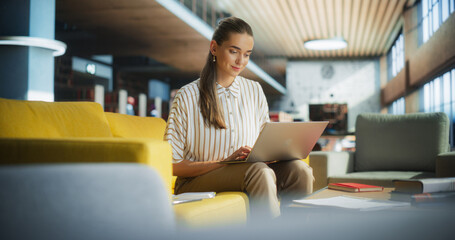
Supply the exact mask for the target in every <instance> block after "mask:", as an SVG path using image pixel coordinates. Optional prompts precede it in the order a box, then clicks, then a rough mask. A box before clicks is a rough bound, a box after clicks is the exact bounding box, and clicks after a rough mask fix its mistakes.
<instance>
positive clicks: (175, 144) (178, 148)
mask: <svg viewBox="0 0 455 240" xmlns="http://www.w3.org/2000/svg"><path fill="white" fill-rule="evenodd" d="M187 129H188V127H187V112H186V111H185V110H184V105H183V102H182V96H181V93H180V92H178V93H177V94H176V96H175V99H174V102H173V103H172V107H171V111H170V113H169V118H168V120H167V125H166V132H165V134H164V140H165V141H168V142H169V144H171V146H172V163H179V162H181V161H183V159H184V156H185V155H184V152H185V149H186V134H187Z"/></svg>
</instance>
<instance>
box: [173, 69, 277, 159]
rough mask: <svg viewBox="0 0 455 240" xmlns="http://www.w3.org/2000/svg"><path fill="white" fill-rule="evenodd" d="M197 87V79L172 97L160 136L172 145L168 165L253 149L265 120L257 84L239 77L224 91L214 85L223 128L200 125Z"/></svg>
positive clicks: (267, 119) (266, 120)
mask: <svg viewBox="0 0 455 240" xmlns="http://www.w3.org/2000/svg"><path fill="white" fill-rule="evenodd" d="M198 86H199V79H198V80H196V81H194V82H192V83H190V84H187V85H185V86H184V87H182V88H181V89H180V90H179V91H178V92H177V94H176V96H175V98H174V102H173V104H172V107H171V111H170V113H169V119H168V121H167V126H166V133H165V136H164V139H165V140H167V141H168V142H169V143H170V144H171V146H172V156H173V160H172V162H173V163H179V162H181V161H182V160H184V159H187V160H190V161H221V160H223V159H226V158H227V157H229V156H230V155H231V154H232V153H234V152H235V151H236V150H237V149H239V148H240V147H241V146H245V145H246V146H250V147H253V144H254V143H255V141H256V138H257V137H258V136H259V133H260V131H261V130H262V128H263V126H264V124H265V122H268V121H269V114H268V105H267V101H266V98H265V95H264V92H263V90H262V88H261V85H259V83H257V82H254V81H251V80H248V79H245V78H243V77H240V76H238V77H236V78H235V80H234V82H233V83H232V84H231V86H229V87H228V88H224V87H222V86H221V85H219V84H217V92H218V97H219V99H220V103H221V108H222V109H223V111H224V121H225V123H226V129H216V128H215V127H214V126H209V127H207V126H206V125H205V124H204V118H203V117H202V114H201V110H200V107H199V87H198Z"/></svg>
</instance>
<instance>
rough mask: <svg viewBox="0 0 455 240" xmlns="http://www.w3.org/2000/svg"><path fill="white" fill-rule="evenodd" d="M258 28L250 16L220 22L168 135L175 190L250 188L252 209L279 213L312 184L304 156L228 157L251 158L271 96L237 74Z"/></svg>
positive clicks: (176, 106)
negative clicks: (269, 158)
mask: <svg viewBox="0 0 455 240" xmlns="http://www.w3.org/2000/svg"><path fill="white" fill-rule="evenodd" d="M253 45H254V41H253V32H252V30H251V27H250V26H249V25H248V24H247V23H246V22H244V21H243V20H241V19H239V18H235V17H229V18H226V19H223V20H222V21H221V22H220V24H219V25H218V27H217V28H216V30H215V32H214V34H213V37H212V41H211V42H210V52H209V54H208V57H207V61H206V63H205V66H204V68H203V70H202V72H201V76H200V79H198V80H196V81H194V82H192V83H190V84H188V85H185V86H184V87H182V88H181V89H180V90H179V91H178V93H177V94H176V96H175V99H174V102H173V104H172V108H171V111H170V114H169V119H168V122H167V128H166V134H165V140H167V141H169V143H170V144H171V145H172V150H173V173H174V175H175V176H178V178H177V181H176V185H175V193H176V194H179V193H183V192H203V191H214V192H223V191H243V192H246V193H247V194H248V195H249V199H250V210H251V216H252V217H264V216H265V217H271V218H273V217H276V216H278V215H279V214H280V208H279V203H278V197H277V192H278V193H279V194H280V197H281V199H282V205H284V203H283V202H284V201H286V200H287V201H289V200H291V199H293V198H300V197H303V196H304V195H306V194H308V193H311V192H312V191H313V181H314V178H313V175H312V170H311V168H310V167H309V166H308V165H307V164H306V163H304V162H303V161H300V160H296V161H283V162H276V163H267V164H266V163H241V164H224V163H220V162H222V161H225V160H233V159H240V158H245V157H246V156H248V154H249V152H250V151H251V147H250V146H253V144H254V142H255V141H256V138H257V137H258V135H259V133H260V131H261V129H262V127H263V125H264V123H266V122H268V121H269V115H268V106H267V101H266V98H265V95H264V92H263V91H262V88H261V86H260V85H259V83H257V82H254V81H251V80H248V79H245V78H243V77H240V76H238V75H239V73H240V72H242V70H243V69H244V68H245V67H246V65H247V63H248V60H249V58H250V55H251V52H252V51H253Z"/></svg>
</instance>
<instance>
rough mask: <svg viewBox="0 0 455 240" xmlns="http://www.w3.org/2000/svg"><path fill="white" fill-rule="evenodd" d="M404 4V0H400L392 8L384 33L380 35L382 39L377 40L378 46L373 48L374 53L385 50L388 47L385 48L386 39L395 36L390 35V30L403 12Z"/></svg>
mask: <svg viewBox="0 0 455 240" xmlns="http://www.w3.org/2000/svg"><path fill="white" fill-rule="evenodd" d="M405 4H406V0H401V1H400V2H399V3H398V5H397V7H396V8H395V9H394V12H393V15H392V17H391V19H390V21H389V24H388V25H387V28H386V30H385V34H384V35H383V36H382V37H381V39H382V40H381V41H380V42H379V44H378V46H377V47H376V48H375V50H376V51H375V54H381V53H383V52H386V51H387V50H388V49H385V47H386V42H387V40H388V39H390V38H394V37H396V35H395V36H392V35H391V34H392V30H393V29H394V28H395V27H396V24H397V23H398V19H399V18H400V16H401V14H402V13H403V8H404V5H405ZM395 34H396V33H395Z"/></svg>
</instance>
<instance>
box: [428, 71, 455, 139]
mask: <svg viewBox="0 0 455 240" xmlns="http://www.w3.org/2000/svg"><path fill="white" fill-rule="evenodd" d="M420 99H421V102H420V112H444V113H445V114H447V116H448V117H449V119H450V123H451V124H450V126H451V129H450V133H451V134H450V143H451V145H452V147H453V146H454V122H455V68H453V69H452V70H451V71H447V72H446V73H444V74H442V75H440V76H438V77H436V78H435V79H433V80H432V81H430V82H428V83H426V84H425V85H423V87H422V88H421V89H420Z"/></svg>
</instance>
